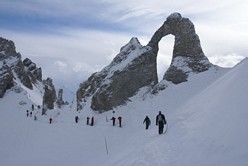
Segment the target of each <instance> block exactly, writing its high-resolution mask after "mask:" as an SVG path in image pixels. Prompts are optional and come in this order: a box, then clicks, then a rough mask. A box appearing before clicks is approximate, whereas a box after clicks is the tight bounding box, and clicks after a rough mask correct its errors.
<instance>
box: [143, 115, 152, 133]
mask: <svg viewBox="0 0 248 166" xmlns="http://www.w3.org/2000/svg"><path fill="white" fill-rule="evenodd" d="M144 123H146V130H148V128H149V126H150V124H151V120H150V118H149V117H148V116H146V118H145V119H144V121H143V124H144Z"/></svg>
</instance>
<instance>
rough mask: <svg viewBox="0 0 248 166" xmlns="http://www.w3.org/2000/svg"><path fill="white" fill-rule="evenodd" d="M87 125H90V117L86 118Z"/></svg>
mask: <svg viewBox="0 0 248 166" xmlns="http://www.w3.org/2000/svg"><path fill="white" fill-rule="evenodd" d="M86 124H87V125H89V124H90V117H88V116H87V123H86Z"/></svg>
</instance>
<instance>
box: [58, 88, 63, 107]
mask: <svg viewBox="0 0 248 166" xmlns="http://www.w3.org/2000/svg"><path fill="white" fill-rule="evenodd" d="M56 104H57V105H58V107H59V108H61V107H62V106H63V105H65V102H64V100H63V89H59V91H58V98H57V101H56Z"/></svg>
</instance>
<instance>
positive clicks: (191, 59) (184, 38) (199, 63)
mask: <svg viewBox="0 0 248 166" xmlns="http://www.w3.org/2000/svg"><path fill="white" fill-rule="evenodd" d="M169 34H172V35H174V36H175V42H174V49H173V57H172V62H171V65H170V67H169V68H168V70H167V71H166V73H165V74H164V77H163V79H165V80H168V81H172V82H173V83H175V84H178V83H181V82H185V81H187V77H188V73H189V72H195V73H199V72H203V71H206V70H208V69H209V67H211V66H212V64H211V63H210V62H209V60H208V58H207V57H206V56H205V55H204V53H203V51H202V48H201V44H200V40H199V37H198V35H197V34H196V32H195V28H194V24H193V23H192V22H191V21H190V20H189V19H188V18H183V17H182V16H181V14H180V13H173V14H171V15H170V16H169V17H167V19H166V21H165V22H164V24H163V25H162V26H161V27H160V28H159V29H158V30H157V31H156V32H155V33H154V35H153V36H152V38H151V40H150V41H149V43H148V46H150V47H151V48H152V52H153V54H154V56H156V57H157V54H158V50H159V46H158V44H159V42H160V40H161V39H162V38H163V37H165V36H167V35H169Z"/></svg>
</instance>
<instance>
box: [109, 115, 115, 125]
mask: <svg viewBox="0 0 248 166" xmlns="http://www.w3.org/2000/svg"><path fill="white" fill-rule="evenodd" d="M115 119H116V118H115V117H112V118H111V119H110V120H112V121H113V126H115Z"/></svg>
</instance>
